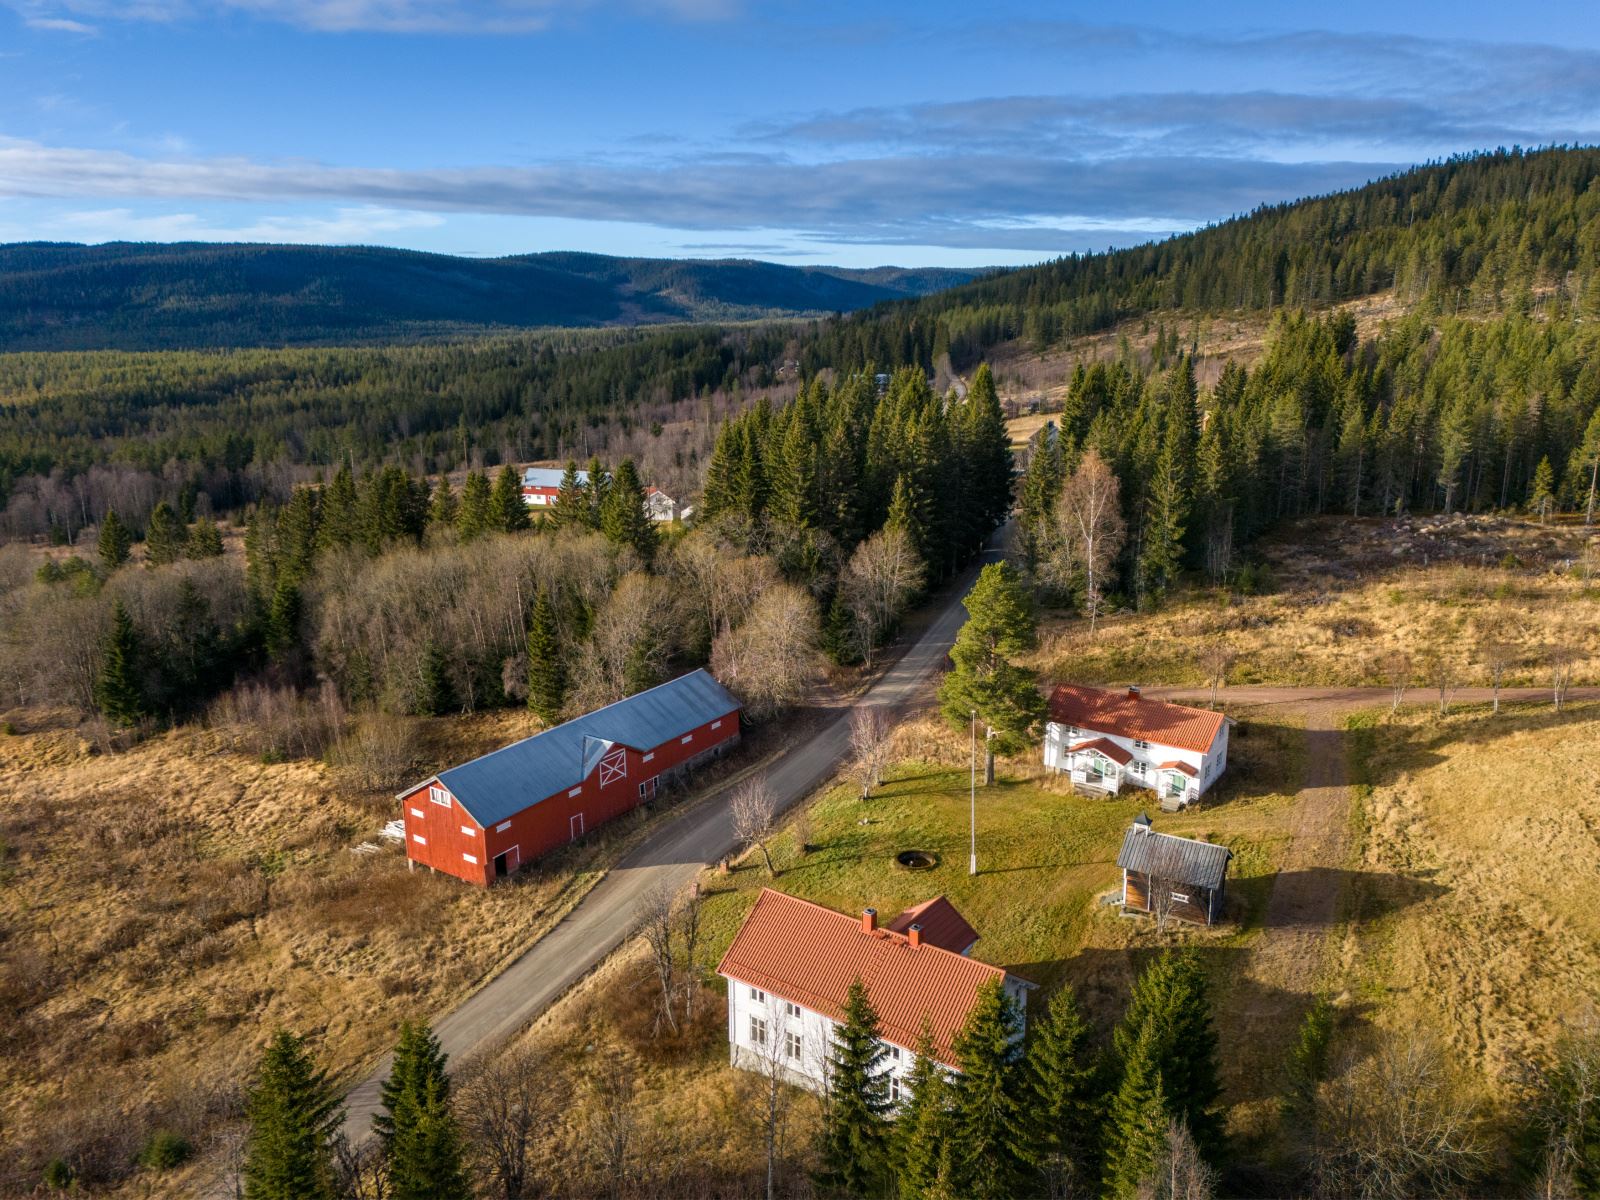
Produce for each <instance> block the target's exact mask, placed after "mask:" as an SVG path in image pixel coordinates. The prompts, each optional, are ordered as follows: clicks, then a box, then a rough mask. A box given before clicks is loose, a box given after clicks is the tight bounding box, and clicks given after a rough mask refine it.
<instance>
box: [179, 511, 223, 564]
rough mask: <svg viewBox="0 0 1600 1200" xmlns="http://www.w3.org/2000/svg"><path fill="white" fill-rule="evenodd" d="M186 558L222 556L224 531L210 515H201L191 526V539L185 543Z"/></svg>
mask: <svg viewBox="0 0 1600 1200" xmlns="http://www.w3.org/2000/svg"><path fill="white" fill-rule="evenodd" d="M183 553H184V557H185V558H221V557H222V531H221V530H220V529H218V528H217V525H216V522H215V521H213V520H212V519H211V518H210V517H201V518H200V519H199V520H197V521H196V522H195V523H194V524H193V525H191V526H190V527H189V539H188V541H187V542H185V543H184V547H183Z"/></svg>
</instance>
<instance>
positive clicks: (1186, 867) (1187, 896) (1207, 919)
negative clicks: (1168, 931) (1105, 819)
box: [1117, 817, 1233, 925]
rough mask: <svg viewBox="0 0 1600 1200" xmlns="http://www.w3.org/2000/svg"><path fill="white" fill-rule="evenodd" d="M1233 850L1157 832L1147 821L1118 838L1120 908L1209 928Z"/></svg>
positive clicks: (1218, 910) (1219, 902) (1216, 913)
mask: <svg viewBox="0 0 1600 1200" xmlns="http://www.w3.org/2000/svg"><path fill="white" fill-rule="evenodd" d="M1232 858H1233V851H1232V850H1229V849H1228V848H1227V847H1226V846H1218V845H1216V844H1214V843H1212V842H1202V841H1198V840H1197V839H1195V838H1186V837H1175V836H1174V835H1172V834H1170V833H1157V832H1156V831H1155V830H1154V829H1152V828H1151V827H1150V825H1149V818H1148V817H1147V818H1145V819H1144V821H1142V822H1141V821H1136V822H1134V824H1133V825H1131V826H1130V827H1129V828H1128V832H1127V833H1125V834H1123V836H1122V850H1121V852H1120V853H1119V854H1118V855H1117V866H1119V867H1121V868H1122V906H1123V908H1125V909H1132V910H1134V911H1135V912H1147V913H1155V914H1156V915H1157V916H1159V917H1163V918H1165V917H1176V918H1178V919H1179V920H1182V921H1192V922H1194V923H1195V924H1197V925H1210V924H1212V923H1213V922H1214V921H1216V919H1217V918H1218V917H1219V916H1220V915H1221V913H1222V903H1223V899H1224V896H1225V894H1226V889H1227V884H1228V862H1229V860H1231V859H1232Z"/></svg>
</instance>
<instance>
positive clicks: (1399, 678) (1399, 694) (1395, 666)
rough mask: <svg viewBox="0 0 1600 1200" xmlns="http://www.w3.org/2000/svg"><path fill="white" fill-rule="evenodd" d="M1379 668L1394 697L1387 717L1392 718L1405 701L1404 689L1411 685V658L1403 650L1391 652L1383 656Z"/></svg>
mask: <svg viewBox="0 0 1600 1200" xmlns="http://www.w3.org/2000/svg"><path fill="white" fill-rule="evenodd" d="M1381 667H1382V670H1383V679H1384V682H1385V683H1387V684H1388V685H1389V690H1390V692H1391V693H1392V694H1393V696H1394V699H1393V701H1392V702H1391V703H1390V705H1389V715H1390V716H1391V717H1392V716H1394V714H1395V713H1397V712H1399V711H1400V702H1401V701H1402V700H1404V699H1405V696H1406V688H1407V687H1409V686H1410V684H1411V656H1410V655H1409V654H1407V653H1406V652H1405V651H1404V650H1391V651H1389V653H1387V654H1385V655H1384V656H1383V662H1382V664H1381Z"/></svg>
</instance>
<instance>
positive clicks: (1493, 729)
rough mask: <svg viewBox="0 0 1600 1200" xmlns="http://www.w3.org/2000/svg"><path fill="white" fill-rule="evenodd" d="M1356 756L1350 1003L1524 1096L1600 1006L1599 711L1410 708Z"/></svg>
mask: <svg viewBox="0 0 1600 1200" xmlns="http://www.w3.org/2000/svg"><path fill="white" fill-rule="evenodd" d="M1356 745H1357V746H1358V747H1359V748H1360V749H1361V752H1362V753H1361V763H1360V766H1361V768H1362V773H1363V775H1364V777H1365V784H1366V786H1365V787H1364V789H1363V792H1364V794H1363V796H1362V805H1361V813H1360V823H1361V863H1360V865H1361V867H1362V870H1363V875H1362V876H1361V883H1360V885H1359V886H1358V888H1357V890H1356V894H1355V896H1354V897H1353V904H1354V915H1355V916H1357V917H1358V918H1360V920H1359V922H1358V923H1355V924H1353V925H1352V929H1351V931H1350V932H1349V933H1348V934H1347V935H1346V937H1345V939H1344V944H1343V946H1342V947H1341V948H1340V949H1341V955H1342V960H1343V961H1342V969H1343V971H1344V974H1345V980H1346V986H1347V987H1348V988H1349V989H1350V992H1351V998H1352V999H1353V1001H1354V1002H1355V1003H1356V1004H1358V1005H1360V1006H1362V1007H1363V1008H1364V1009H1365V1010H1366V1013H1367V1015H1368V1018H1369V1019H1371V1020H1373V1021H1374V1022H1376V1023H1378V1024H1381V1025H1383V1026H1386V1027H1389V1028H1393V1029H1397V1030H1405V1029H1408V1028H1412V1027H1415V1026H1419V1025H1420V1026H1424V1027H1430V1028H1434V1029H1436V1030H1438V1031H1439V1032H1440V1033H1441V1034H1442V1035H1443V1036H1444V1037H1445V1039H1446V1040H1447V1042H1448V1043H1449V1044H1450V1045H1451V1046H1452V1047H1453V1048H1454V1049H1455V1050H1456V1051H1457V1052H1458V1053H1459V1054H1460V1055H1461V1057H1462V1059H1463V1061H1465V1062H1467V1063H1469V1064H1471V1065H1472V1066H1473V1067H1474V1068H1476V1069H1477V1070H1479V1071H1481V1072H1482V1073H1483V1074H1484V1076H1485V1077H1486V1078H1487V1080H1488V1081H1489V1082H1490V1083H1491V1085H1492V1086H1493V1087H1494V1088H1495V1089H1497V1090H1499V1091H1501V1092H1502V1094H1504V1093H1506V1092H1509V1091H1515V1090H1516V1088H1517V1086H1518V1084H1519V1082H1520V1081H1521V1080H1522V1079H1523V1078H1524V1075H1525V1068H1526V1065H1527V1064H1528V1063H1529V1062H1530V1061H1536V1060H1537V1059H1538V1057H1539V1056H1540V1055H1541V1054H1542V1053H1543V1052H1544V1051H1545V1050H1546V1049H1547V1048H1548V1047H1549V1045H1550V1044H1551V1042H1552V1040H1553V1039H1554V1038H1555V1036H1556V1035H1557V1034H1558V1033H1559V1032H1560V1030H1561V1028H1562V1026H1563V1024H1564V1023H1565V1022H1568V1021H1571V1020H1574V1019H1579V1018H1581V1017H1582V1016H1583V1015H1584V1013H1585V1011H1589V1012H1591V1013H1592V1011H1593V1006H1594V999H1593V998H1594V997H1596V996H1600V913H1597V911H1596V909H1595V906H1594V899H1595V889H1594V887H1593V881H1594V880H1595V878H1596V877H1597V873H1600V840H1597V839H1596V837H1595V830H1596V829H1597V828H1600V765H1597V763H1596V759H1595V753H1594V750H1595V747H1596V746H1597V745H1600V703H1594V702H1589V703H1579V704H1573V705H1570V706H1569V707H1568V708H1567V709H1566V711H1564V712H1562V713H1559V714H1558V713H1556V712H1555V711H1554V710H1553V709H1552V708H1550V707H1549V706H1547V705H1539V706H1520V705H1519V706H1513V707H1508V708H1506V709H1505V710H1503V711H1502V713H1501V714H1500V715H1499V716H1498V717H1493V716H1490V715H1489V714H1488V711H1487V709H1486V708H1483V707H1473V708H1469V709H1461V710H1457V711H1454V712H1452V713H1451V714H1450V715H1448V716H1447V717H1444V718H1442V719H1441V718H1440V717H1439V716H1438V715H1437V713H1430V712H1428V711H1426V710H1410V711H1406V710H1402V712H1401V714H1400V716H1399V718H1398V719H1396V720H1394V721H1390V720H1389V719H1388V718H1387V716H1386V715H1385V716H1384V717H1381V718H1378V719H1375V720H1371V721H1369V722H1367V723H1366V725H1365V728H1363V729H1361V730H1360V733H1359V737H1358V738H1357V741H1356Z"/></svg>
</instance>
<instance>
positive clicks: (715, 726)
mask: <svg viewBox="0 0 1600 1200" xmlns="http://www.w3.org/2000/svg"><path fill="white" fill-rule="evenodd" d="M711 728H713V729H721V728H722V722H721V721H713V722H711Z"/></svg>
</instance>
